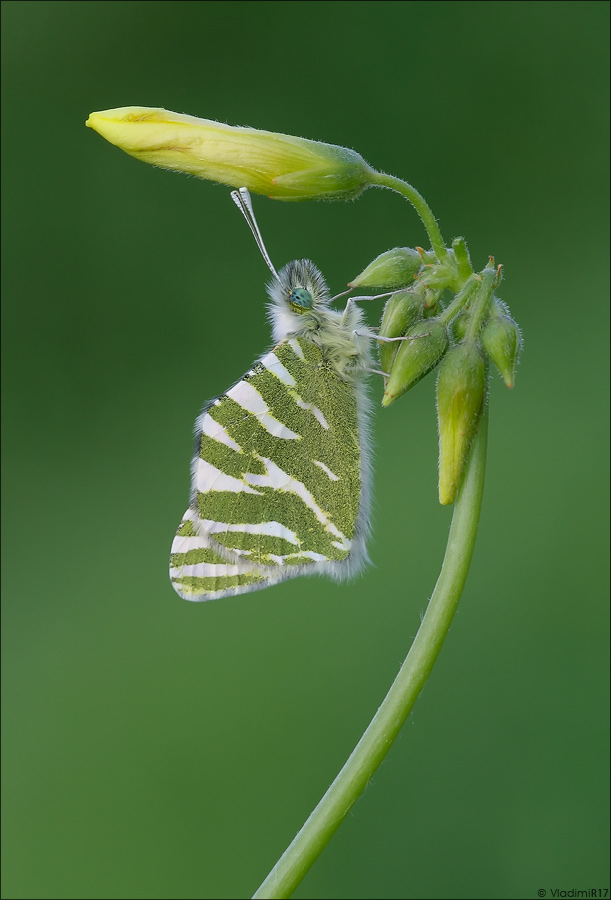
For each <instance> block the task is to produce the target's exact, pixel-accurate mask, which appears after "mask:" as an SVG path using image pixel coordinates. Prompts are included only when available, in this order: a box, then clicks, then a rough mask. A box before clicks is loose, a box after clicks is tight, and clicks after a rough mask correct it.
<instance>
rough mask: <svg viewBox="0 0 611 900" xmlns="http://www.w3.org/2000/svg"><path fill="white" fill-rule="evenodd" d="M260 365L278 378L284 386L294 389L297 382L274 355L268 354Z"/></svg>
mask: <svg viewBox="0 0 611 900" xmlns="http://www.w3.org/2000/svg"><path fill="white" fill-rule="evenodd" d="M261 363H262V365H264V366H265V368H266V369H269V371H270V372H272V373H273V374H274V375H275V376H276V378H279V379H280V381H281V382H282V383H283V384H286V385H287V386H288V387H295V385H296V383H297V382H296V381H295V379H294V378H293V376H292V375H291V373H290V372H289V370H288V369H286V368H285V367H284V366H283V365H282V363H281V362H280V360H279V359H278V357H277V356H276V354H275V353H268V354H267V356H264V357H263V359H262V360H261Z"/></svg>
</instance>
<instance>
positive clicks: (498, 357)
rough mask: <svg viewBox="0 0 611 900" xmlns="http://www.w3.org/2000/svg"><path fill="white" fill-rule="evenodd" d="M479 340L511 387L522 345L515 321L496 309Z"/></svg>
mask: <svg viewBox="0 0 611 900" xmlns="http://www.w3.org/2000/svg"><path fill="white" fill-rule="evenodd" d="M481 341H482V346H483V348H484V350H485V351H486V353H487V354H488V356H489V357H490V359H491V360H492V362H493V363H494V364H495V366H496V367H497V369H498V370H499V372H500V373H501V375H502V376H503V380H504V381H505V384H506V385H507V387H508V388H511V387H513V385H514V382H515V375H516V366H517V365H518V356H519V355H520V349H521V347H522V335H521V334H520V329H519V328H518V326H517V325H516V323H515V322H514V321H513V319H512V318H511V317H510V316H507V315H504V314H503V313H502V312H500V311H499V310H496V311H495V312H494V313H493V314H492V315H491V316H490V318H489V319H488V321H487V322H486V324H485V325H484V328H483V331H482V333H481Z"/></svg>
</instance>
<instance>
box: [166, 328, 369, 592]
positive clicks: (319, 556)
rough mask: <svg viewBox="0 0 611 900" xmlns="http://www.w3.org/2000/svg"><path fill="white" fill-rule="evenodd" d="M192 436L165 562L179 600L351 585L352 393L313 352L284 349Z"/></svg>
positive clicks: (357, 497) (354, 509)
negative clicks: (187, 500) (322, 579)
mask: <svg viewBox="0 0 611 900" xmlns="http://www.w3.org/2000/svg"><path fill="white" fill-rule="evenodd" d="M197 431H198V441H197V452H196V455H195V457H194V460H193V484H192V499H191V505H190V507H189V509H188V510H187V513H186V514H185V517H184V518H183V521H182V522H181V525H180V527H179V529H178V532H177V535H176V538H175V539H174V543H173V545H172V555H171V561H170V566H171V579H172V583H173V585H174V587H175V589H176V590H177V591H178V593H179V594H180V595H181V596H182V597H185V598H186V599H190V600H208V599H214V598H216V597H222V596H228V595H232V594H238V593H243V592H246V591H251V590H256V589H258V588H262V587H267V586H268V585H270V584H273V583H275V582H277V581H280V580H283V579H285V578H291V577H294V576H296V575H302V574H307V573H309V572H312V573H313V572H320V573H322V572H324V573H327V574H330V575H332V576H334V577H342V576H343V575H344V574H350V573H351V569H352V568H354V566H353V565H351V564H352V563H353V562H354V559H353V557H354V547H353V543H354V541H355V537H356V538H357V543H359V544H360V540H359V530H360V528H359V519H361V518H362V517H363V515H364V514H365V510H364V508H363V496H362V492H361V478H362V460H361V445H360V439H359V414H358V409H357V390H356V389H355V386H354V385H353V384H352V383H349V382H347V381H344V380H343V379H341V378H340V377H339V375H338V374H337V372H336V370H335V369H334V368H333V367H332V366H330V365H329V364H327V363H326V362H325V359H324V356H323V353H322V352H321V350H320V348H318V347H317V346H315V345H314V344H312V343H311V342H310V341H307V340H306V339H304V338H295V339H292V340H288V341H285V342H283V343H281V344H279V345H278V346H277V347H275V348H274V350H273V351H271V352H270V353H267V354H266V355H265V356H263V357H262V358H261V359H260V360H259V362H258V363H256V364H255V366H254V367H253V369H251V371H250V372H248V373H247V374H246V375H245V376H244V377H243V378H242V379H241V380H240V381H239V382H237V384H235V385H234V386H233V387H232V388H231V390H229V391H228V392H227V393H226V394H224V395H223V396H222V397H219V398H218V399H217V400H214V401H213V402H212V403H211V404H210V405H209V406H208V407H207V408H206V409H205V410H204V412H203V413H202V415H201V416H200V418H199V420H198V426H197ZM351 557H352V558H351Z"/></svg>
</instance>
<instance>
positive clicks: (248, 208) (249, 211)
mask: <svg viewBox="0 0 611 900" xmlns="http://www.w3.org/2000/svg"><path fill="white" fill-rule="evenodd" d="M231 199H232V200H233V202H234V203H235V205H236V206H237V208H238V209H239V210H240V212H241V213H242V215H243V216H244V218H245V219H246V222H247V223H248V227H249V228H250V230H251V231H252V236H253V237H254V239H255V242H256V244H257V247H258V248H259V253H260V254H261V256H262V257H263V259H264V260H265V262H266V263H267V266H268V268H269V270H270V272H271V273H272V275H273V276H274V278H278V273H277V272H276V270H275V268H274V264H273V263H272V261H271V259H270V258H269V253H268V252H267V250H266V249H265V244H264V243H263V238H262V237H261V232H260V231H259V226H258V225H257V220H256V219H255V213H254V210H253V208H252V200H251V199H250V193H249V192H248V188H245V187H241V188H240V189H239V190H237V191H232V192H231Z"/></svg>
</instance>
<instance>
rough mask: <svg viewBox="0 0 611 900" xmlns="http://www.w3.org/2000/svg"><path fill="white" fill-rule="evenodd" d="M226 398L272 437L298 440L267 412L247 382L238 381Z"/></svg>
mask: <svg viewBox="0 0 611 900" xmlns="http://www.w3.org/2000/svg"><path fill="white" fill-rule="evenodd" d="M227 396H228V397H231V399H232V400H234V401H235V402H236V403H238V404H239V405H240V406H241V407H242V409H245V410H246V412H249V413H252V414H253V416H256V417H257V418H258V419H259V421H260V423H261V425H262V426H263V428H265V430H266V431H269V433H270V434H273V435H274V437H279V438H284V439H285V440H288V441H297V440H300V435H298V434H295V432H294V431H291V429H290V428H287V426H286V425H284V424H283V423H282V422H279V421H278V419H275V418H274V417H273V416H272V414H271V413H270V411H269V407H268V405H267V403H266V402H265V400H264V399H263V397H262V396H261V394H260V393H259V391H258V390H256V388H254V387H253V386H252V384H249V382H248V381H239V382H238V383H237V384H234V386H233V387H232V388H231V390H230V391H228V392H227Z"/></svg>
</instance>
